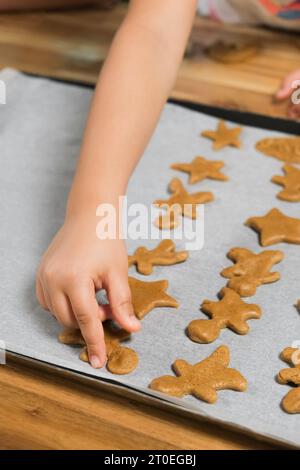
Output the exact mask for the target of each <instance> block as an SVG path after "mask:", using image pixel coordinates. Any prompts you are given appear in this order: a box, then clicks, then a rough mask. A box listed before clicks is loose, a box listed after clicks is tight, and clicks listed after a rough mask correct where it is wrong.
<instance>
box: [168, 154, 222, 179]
mask: <svg viewBox="0 0 300 470" xmlns="http://www.w3.org/2000/svg"><path fill="white" fill-rule="evenodd" d="M223 166H224V162H221V161H209V160H206V158H204V157H196V158H194V160H193V161H192V162H191V163H174V164H173V165H171V168H172V169H173V170H178V171H183V172H184V173H189V175H190V177H189V183H190V184H195V183H198V182H199V181H202V180H204V179H205V178H208V179H212V180H218V181H227V180H228V177H227V176H226V175H224V174H223V173H222V172H221V171H220V170H221V169H222V168H223Z"/></svg>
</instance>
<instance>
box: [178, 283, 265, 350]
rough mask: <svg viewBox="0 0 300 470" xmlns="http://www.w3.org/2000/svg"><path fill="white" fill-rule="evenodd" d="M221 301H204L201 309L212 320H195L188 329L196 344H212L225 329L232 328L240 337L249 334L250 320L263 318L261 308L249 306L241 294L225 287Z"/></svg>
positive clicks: (253, 305)
mask: <svg viewBox="0 0 300 470" xmlns="http://www.w3.org/2000/svg"><path fill="white" fill-rule="evenodd" d="M220 298H221V299H220V300H219V301H218V302H212V301H210V300H204V302H203V303H202V305H201V309H202V311H203V312H204V313H206V314H207V315H209V316H210V317H211V320H194V321H192V322H191V323H190V324H189V326H188V329H187V332H188V336H189V337H190V339H191V340H192V341H195V342H196V343H212V342H213V341H215V340H216V339H217V338H218V337H219V335H220V333H221V329H223V328H230V329H231V330H233V331H235V332H236V333H238V334H240V335H246V334H247V333H248V332H249V326H248V324H247V321H248V320H251V319H258V318H260V317H261V308H260V307H259V306H258V305H255V304H247V303H246V302H244V301H243V300H242V299H241V297H240V296H239V294H237V292H235V291H234V290H232V289H229V288H227V287H225V288H224V289H222V291H221V292H220Z"/></svg>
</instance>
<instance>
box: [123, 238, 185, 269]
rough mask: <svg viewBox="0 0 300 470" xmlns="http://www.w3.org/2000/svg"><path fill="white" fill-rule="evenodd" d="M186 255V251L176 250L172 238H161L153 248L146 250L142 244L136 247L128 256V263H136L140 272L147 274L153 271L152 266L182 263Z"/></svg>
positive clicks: (130, 264)
mask: <svg viewBox="0 0 300 470" xmlns="http://www.w3.org/2000/svg"><path fill="white" fill-rule="evenodd" d="M187 257H188V252H187V251H178V252H177V251H176V247H175V244H174V242H173V241H172V240H163V241H162V242H160V244H159V245H158V246H157V247H156V248H154V249H153V250H148V249H147V248H145V247H143V246H141V247H140V248H137V250H135V252H134V254H133V255H132V256H128V265H129V266H132V265H136V268H137V271H138V272H139V273H140V274H145V275H149V274H151V273H152V271H153V266H170V265H172V264H177V263H182V262H183V261H185V260H186V259H187Z"/></svg>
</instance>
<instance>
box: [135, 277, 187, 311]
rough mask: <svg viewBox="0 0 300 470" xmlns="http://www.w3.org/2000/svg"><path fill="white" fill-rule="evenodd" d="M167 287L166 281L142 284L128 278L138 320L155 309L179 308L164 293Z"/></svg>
mask: <svg viewBox="0 0 300 470" xmlns="http://www.w3.org/2000/svg"><path fill="white" fill-rule="evenodd" d="M168 286H169V283H168V281H154V282H144V281H140V280H139V279H135V278H133V277H129V287H130V290H131V298H132V305H133V310H134V313H135V315H136V316H137V318H138V319H139V320H142V319H143V318H144V317H145V316H146V315H147V313H149V312H151V310H153V309H154V308H156V307H173V308H178V307H179V304H178V302H177V300H175V299H173V297H171V296H170V295H168V294H167V293H166V290H167V288H168Z"/></svg>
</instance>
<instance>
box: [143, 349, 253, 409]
mask: <svg viewBox="0 0 300 470" xmlns="http://www.w3.org/2000/svg"><path fill="white" fill-rule="evenodd" d="M229 363H230V352H229V349H228V347H227V346H220V347H219V348H218V349H216V350H215V352H213V353H212V354H211V355H210V356H209V357H208V358H207V359H204V360H203V361H201V362H198V363H197V364H195V365H191V364H189V363H188V362H186V361H184V360H182V359H178V360H177V361H175V362H174V364H173V370H174V372H175V374H176V375H177V377H173V376H171V375H164V376H162V377H158V378H157V379H154V380H153V381H152V382H151V384H150V386H149V387H150V388H151V389H152V390H157V391H159V392H162V393H165V394H167V395H171V396H173V397H178V398H182V397H184V396H185V395H193V396H194V397H196V398H199V400H203V401H205V402H207V403H211V404H212V403H215V402H216V401H217V398H218V395H217V391H218V390H235V391H238V392H244V391H245V390H246V389H247V380H246V379H245V378H244V377H243V376H242V375H241V374H240V373H239V372H238V371H237V370H235V369H229V368H228V366H229Z"/></svg>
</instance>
